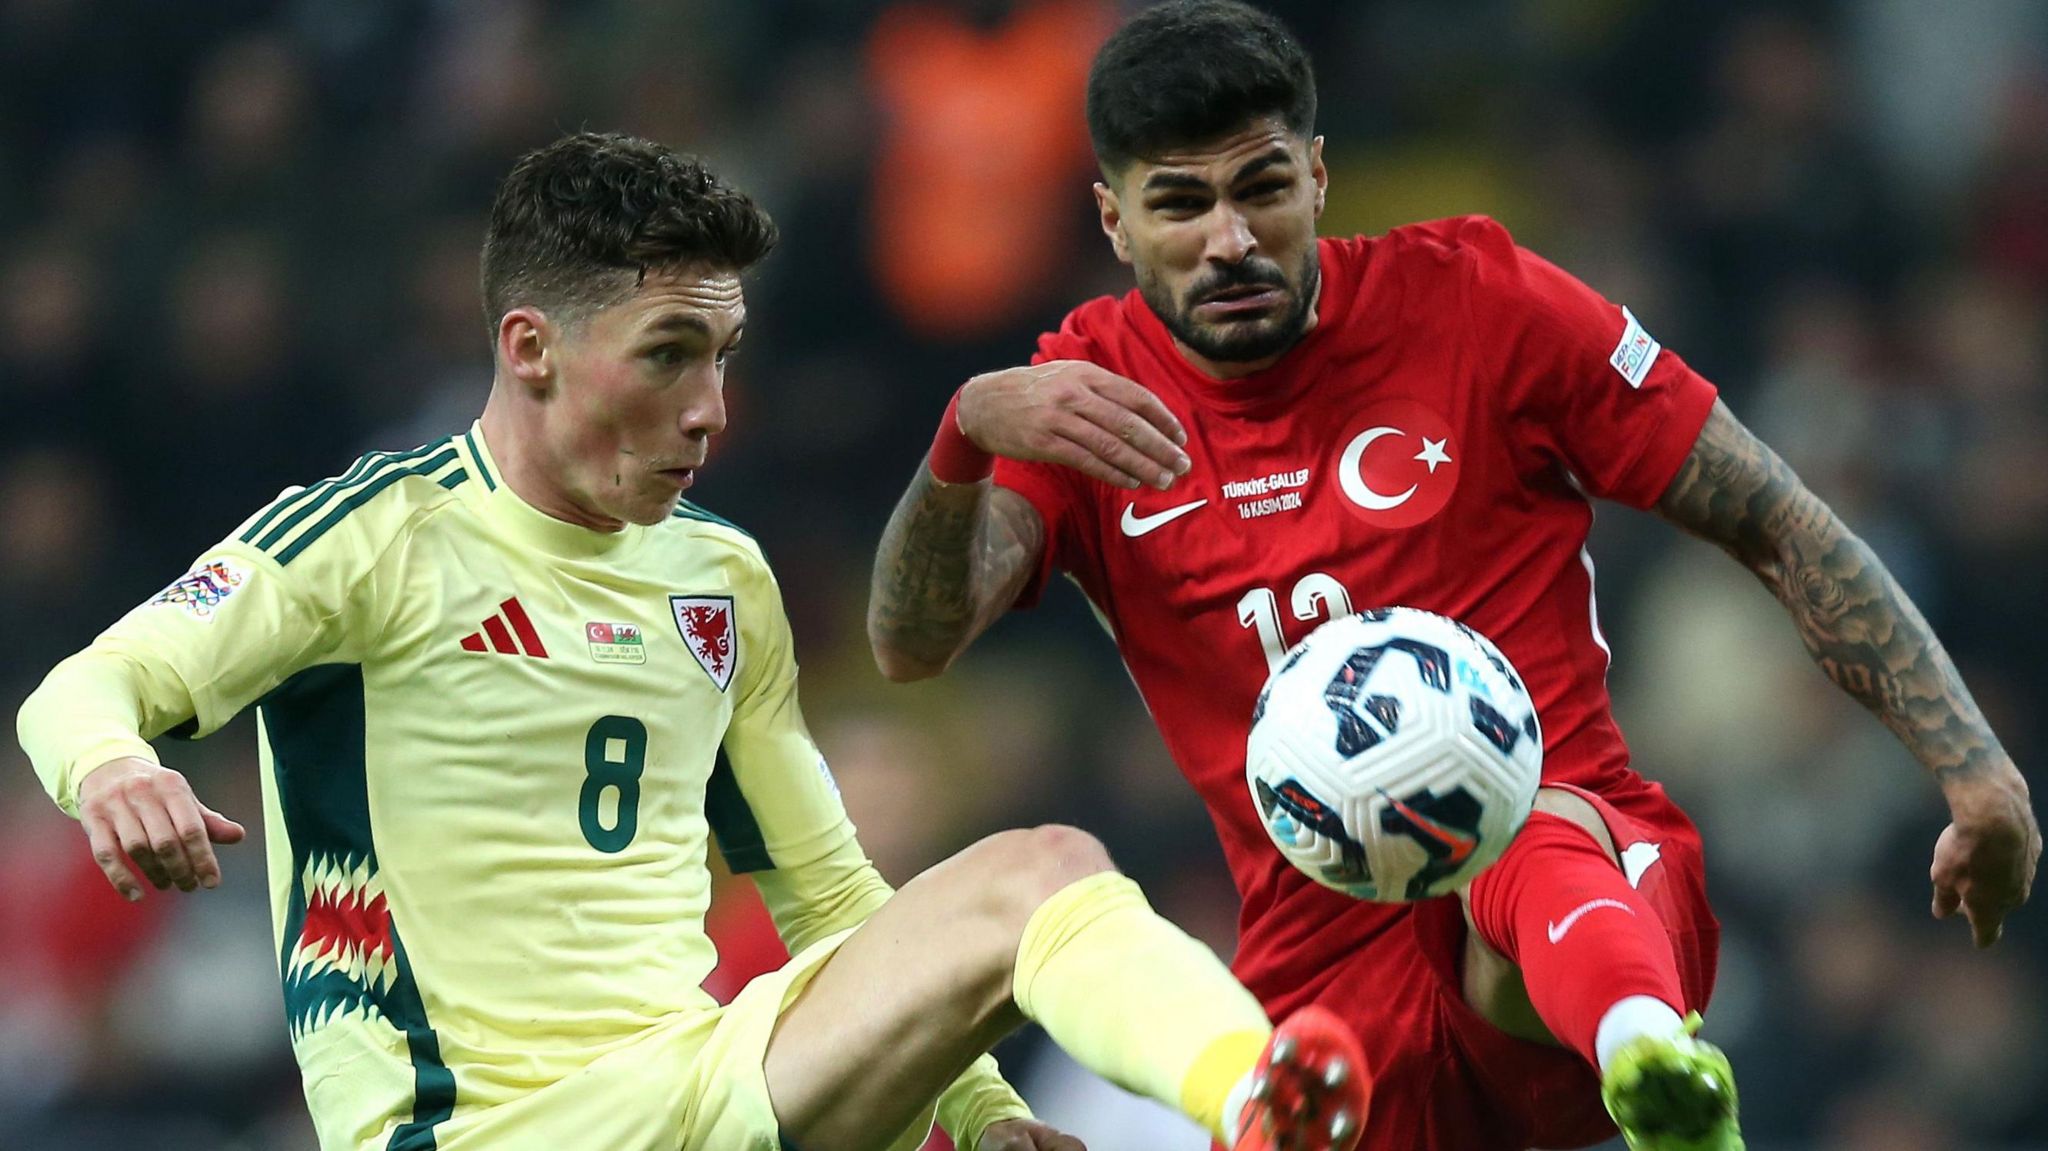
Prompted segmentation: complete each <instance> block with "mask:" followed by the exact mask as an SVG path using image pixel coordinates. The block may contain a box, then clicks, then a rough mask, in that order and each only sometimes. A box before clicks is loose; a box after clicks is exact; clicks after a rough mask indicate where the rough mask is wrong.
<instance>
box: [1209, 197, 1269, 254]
mask: <svg viewBox="0 0 2048 1151" xmlns="http://www.w3.org/2000/svg"><path fill="white" fill-rule="evenodd" d="M1258 246H1259V241H1258V237H1256V236H1254V235H1252V227H1251V222H1250V221H1249V220H1246V219H1245V216H1244V213H1243V212H1240V211H1238V210H1237V208H1236V207H1234V206H1233V205H1231V204H1229V203H1227V202H1226V203H1222V204H1218V205H1217V208H1216V211H1214V212H1212V213H1210V224H1209V235H1208V245H1207V250H1206V251H1205V252H1203V255H1204V256H1206V257H1207V258H1208V259H1210V260H1213V261H1215V262H1216V263H1219V264H1241V263H1243V262H1244V259H1245V257H1247V256H1249V255H1251V254H1252V252H1253V251H1255V250H1257V248H1258Z"/></svg>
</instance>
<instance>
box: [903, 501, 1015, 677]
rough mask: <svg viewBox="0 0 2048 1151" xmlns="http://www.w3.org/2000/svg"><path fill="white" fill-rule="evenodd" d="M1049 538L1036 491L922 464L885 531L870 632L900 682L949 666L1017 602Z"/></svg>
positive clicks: (931, 673)
mask: <svg viewBox="0 0 2048 1151" xmlns="http://www.w3.org/2000/svg"><path fill="white" fill-rule="evenodd" d="M1044 548H1045V523H1044V521H1043V520H1041V519H1040V518H1039V515H1038V509H1036V508H1034V507H1032V506H1031V503H1030V501H1028V500H1026V499H1025V498H1024V497H1023V496H1020V495H1018V494H1017V493H1016V492H1013V491H1011V490H1009V489H1008V488H999V487H996V486H995V485H994V484H992V483H991V482H990V481H988V480H983V481H981V482H980V483H975V484H947V483H941V482H940V481H939V480H938V479H936V478H934V477H933V475H932V472H931V469H930V468H928V467H925V466H924V465H922V464H920V465H919V466H918V469H917V477H916V478H915V479H913V480H911V481H910V490H909V491H906V492H904V493H903V498H902V499H901V500H900V501H898V502H897V504H896V511H895V513H894V514H892V515H891V516H890V517H889V526H888V527H887V528H884V529H883V531H882V546H881V548H880V550H879V551H878V552H877V553H876V555H875V575H874V582H873V583H872V584H871V585H870V588H869V593H868V642H869V643H870V644H871V645H872V646H873V648H874V652H875V663H876V665H877V666H879V667H880V668H881V669H882V674H883V675H885V676H887V677H888V678H889V679H892V680H894V681H896V682H898V683H907V682H909V681H911V680H916V679H927V678H930V677H931V676H935V675H937V674H939V673H940V672H942V671H944V670H946V668H947V666H948V665H950V664H951V663H952V662H953V660H954V659H956V658H957V657H958V656H959V655H960V653H961V652H963V651H965V650H967V645H968V644H970V643H973V642H974V639H975V637H976V636H979V635H980V634H981V633H982V632H984V631H986V630H988V626H989V625H990V624H992V623H994V622H995V621H996V618H997V617H998V616H1000V615H1002V614H1003V612H1004V611H1006V610H1008V609H1009V607H1010V605H1011V604H1013V603H1015V602H1017V594H1018V593H1019V592H1021V591H1023V590H1024V585H1025V583H1026V582H1027V581H1028V580H1029V579H1030V578H1031V573H1032V572H1033V571H1036V570H1037V568H1038V562H1039V556H1040V555H1041V553H1042V551H1043V549H1044Z"/></svg>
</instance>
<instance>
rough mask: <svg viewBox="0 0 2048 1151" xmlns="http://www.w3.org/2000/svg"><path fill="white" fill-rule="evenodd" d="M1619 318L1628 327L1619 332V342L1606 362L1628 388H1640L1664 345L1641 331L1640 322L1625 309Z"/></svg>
mask: <svg viewBox="0 0 2048 1151" xmlns="http://www.w3.org/2000/svg"><path fill="white" fill-rule="evenodd" d="M1621 318H1622V319H1624V320H1627V321H1628V326H1627V327H1625V328H1623V329H1622V330H1621V342H1620V343H1618V344H1616V345H1614V354H1613V355H1611V356H1609V357H1607V362H1608V363H1609V364H1611V365H1613V367H1614V370H1615V371H1617V372H1620V373H1621V378H1622V379H1624V380H1627V381H1628V386H1629V387H1631V388H1641V387H1642V386H1643V380H1644V378H1645V377H1647V376H1648V375H1649V374H1650V365H1651V364H1654V363H1656V362H1657V353H1658V352H1660V351H1662V350H1663V349H1664V345H1662V344H1660V343H1658V342H1657V341H1656V340H1653V339H1651V338H1650V333H1648V332H1646V331H1644V330H1643V325H1642V323H1641V321H1639V320H1637V319H1636V317H1635V314H1634V313H1633V312H1630V311H1629V310H1628V309H1627V308H1623V309H1622V310H1621Z"/></svg>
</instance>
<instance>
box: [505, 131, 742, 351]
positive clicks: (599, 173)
mask: <svg viewBox="0 0 2048 1151" xmlns="http://www.w3.org/2000/svg"><path fill="white" fill-rule="evenodd" d="M775 236H776V231H775V221H773V220H771V219H769V217H768V213H767V212H765V211H763V210H762V209H761V206H760V205H759V204H756V203H755V202H754V200H753V198H752V197H750V196H748V195H747V194H746V193H745V192H741V191H739V190H738V189H736V188H734V187H732V186H731V185H729V184H727V183H725V182H724V181H722V180H720V179H719V178H718V177H717V176H715V175H713V174H712V173H711V171H710V169H708V168H706V167H705V166H704V163H703V161H701V160H699V159H698V158H697V157H695V156H689V155H684V154H682V153H679V152H675V151H673V150H671V149H669V148H666V147H664V146H662V145H660V144H657V143H654V142H653V141H651V140H642V139H640V138H639V137H636V136H626V135H620V134H615V133H597V132H579V133H577V134H575V135H573V136H564V137H562V138H561V139H559V140H556V141H555V142H554V143H552V144H549V145H548V146H546V147H544V148H540V149H537V150H535V151H532V152H528V153H527V154H526V155H524V156H521V157H520V158H519V162H518V163H516V164H514V165H513V166H512V171H511V173H510V174H508V175H507V176H506V177H505V181H504V183H502V184H500V185H499V186H498V195H497V198H496V199H495V200H494V201H492V203H491V222H490V226H489V228H488V230H487V231H486V232H485V233H484V255H483V297H484V320H485V322H486V323H488V324H489V325H490V327H491V330H492V331H493V332H495V331H496V330H497V326H498V321H499V320H500V319H502V318H503V317H504V315H505V313H506V312H509V311H511V310H512V309H513V308H515V307H519V306H520V305H522V304H531V305H534V306H536V307H539V308H541V309H542V310H543V311H547V310H550V309H553V310H555V311H558V312H561V313H567V314H573V313H575V312H578V311H580V310H583V309H586V308H593V307H603V306H605V305H607V304H611V303H616V302H617V301H619V300H622V299H624V298H625V297H626V296H628V295H630V294H631V293H632V292H633V291H634V290H635V289H636V288H638V287H639V285H640V284H641V283H642V282H643V281H644V280H645V279H646V278H647V273H648V272H650V271H673V270H675V269H678V268H682V267H685V266H687V265H691V264H704V265H708V266H710V267H713V268H718V269H722V270H727V271H733V272H744V271H746V270H747V269H748V268H750V267H752V266H753V265H754V264H756V263H758V262H759V261H760V260H761V258H762V257H763V256H766V255H767V254H768V251H769V249H771V248H773V247H774V246H775Z"/></svg>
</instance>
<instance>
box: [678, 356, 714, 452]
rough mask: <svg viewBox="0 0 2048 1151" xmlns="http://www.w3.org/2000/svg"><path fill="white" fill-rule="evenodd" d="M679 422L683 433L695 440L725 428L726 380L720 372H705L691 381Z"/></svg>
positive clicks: (679, 414)
mask: <svg viewBox="0 0 2048 1151" xmlns="http://www.w3.org/2000/svg"><path fill="white" fill-rule="evenodd" d="M677 424H678V426H679V427H680V428H681V430H682V433H683V435H685V436H687V437H689V438H690V439H693V440H695V439H703V438H704V437H706V436H715V435H717V434H718V433H720V432H722V431H724V430H725V381H724V379H723V378H721V376H720V374H719V373H718V372H716V371H709V372H705V373H704V374H703V375H702V376H701V377H700V378H698V379H693V380H691V381H690V390H689V397H688V400H687V402H685V403H684V404H683V409H682V411H681V412H680V413H678V416H677Z"/></svg>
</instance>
